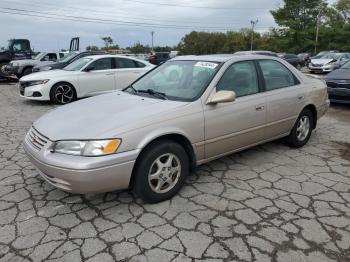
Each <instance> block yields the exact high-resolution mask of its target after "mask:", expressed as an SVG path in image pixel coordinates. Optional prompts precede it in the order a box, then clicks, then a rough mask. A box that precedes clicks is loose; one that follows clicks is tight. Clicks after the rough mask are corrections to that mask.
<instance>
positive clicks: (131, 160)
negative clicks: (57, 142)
mask: <svg viewBox="0 0 350 262" xmlns="http://www.w3.org/2000/svg"><path fill="white" fill-rule="evenodd" d="M32 130H33V129H31V130H30V131H29V132H28V134H27V135H26V137H25V139H24V143H23V145H24V150H25V152H26V154H27V156H28V158H29V160H30V161H31V162H32V163H33V165H34V166H35V167H36V168H37V169H38V171H39V174H40V175H41V176H42V177H43V178H44V179H45V180H46V181H47V182H48V183H50V184H51V185H52V186H54V187H57V188H59V189H61V190H64V191H67V192H72V193H81V194H85V193H98V192H110V191H114V190H121V189H127V188H128V187H129V183H130V179H131V174H132V170H133V167H134V164H135V161H136V158H137V156H138V154H139V150H134V151H129V152H124V153H118V154H114V155H109V156H101V157H80V156H71V155H64V154H57V153H56V154H55V153H52V152H51V148H52V145H53V142H51V141H49V140H46V141H47V143H45V145H44V146H43V147H42V148H40V149H39V148H38V146H37V144H36V143H37V142H32V141H31V139H32V136H31V135H29V133H30V132H31V131H32ZM34 132H35V134H36V135H35V136H36V137H39V138H37V139H39V140H38V141H39V142H41V140H40V139H41V138H44V139H46V138H45V137H44V136H42V135H41V134H40V133H38V132H37V131H36V130H35V129H34ZM39 147H41V146H39Z"/></svg>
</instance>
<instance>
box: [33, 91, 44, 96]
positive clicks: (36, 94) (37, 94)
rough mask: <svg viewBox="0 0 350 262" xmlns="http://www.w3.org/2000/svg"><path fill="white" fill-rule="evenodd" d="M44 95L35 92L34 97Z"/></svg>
mask: <svg viewBox="0 0 350 262" xmlns="http://www.w3.org/2000/svg"><path fill="white" fill-rule="evenodd" d="M41 96H42V94H41V93H40V92H34V93H33V97H41Z"/></svg>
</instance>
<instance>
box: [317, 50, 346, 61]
mask: <svg viewBox="0 0 350 262" xmlns="http://www.w3.org/2000/svg"><path fill="white" fill-rule="evenodd" d="M329 53H339V51H338V50H326V51H321V52H319V53H318V54H317V55H315V56H313V57H311V59H318V58H321V57H322V56H324V55H326V54H329Z"/></svg>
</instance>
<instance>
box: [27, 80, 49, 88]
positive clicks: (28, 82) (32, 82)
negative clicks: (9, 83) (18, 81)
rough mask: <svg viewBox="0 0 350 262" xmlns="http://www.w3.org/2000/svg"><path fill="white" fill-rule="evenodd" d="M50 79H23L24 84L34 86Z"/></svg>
mask: <svg viewBox="0 0 350 262" xmlns="http://www.w3.org/2000/svg"><path fill="white" fill-rule="evenodd" d="M49 80H50V79H45V80H35V81H24V82H25V83H26V86H35V85H43V84H46V83H47V82H49Z"/></svg>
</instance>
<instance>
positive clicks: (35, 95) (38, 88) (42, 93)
mask: <svg viewBox="0 0 350 262" xmlns="http://www.w3.org/2000/svg"><path fill="white" fill-rule="evenodd" d="M49 83H50V82H47V83H46V84H43V85H34V86H23V85H22V83H21V82H19V83H18V90H19V93H20V95H21V96H22V97H24V98H26V99H30V100H39V101H49V100H50V86H49V85H48V84H49Z"/></svg>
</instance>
